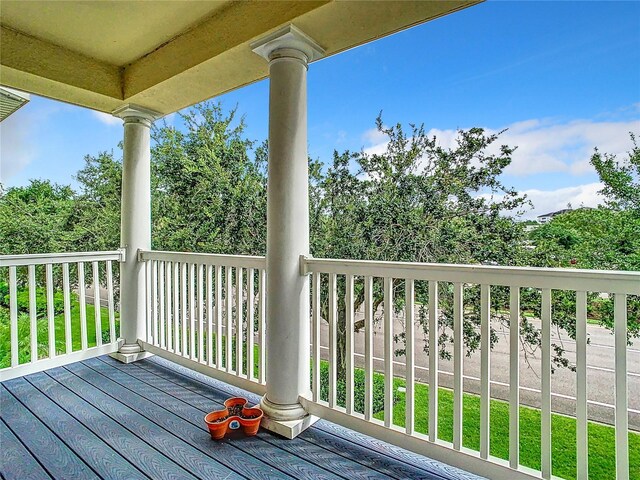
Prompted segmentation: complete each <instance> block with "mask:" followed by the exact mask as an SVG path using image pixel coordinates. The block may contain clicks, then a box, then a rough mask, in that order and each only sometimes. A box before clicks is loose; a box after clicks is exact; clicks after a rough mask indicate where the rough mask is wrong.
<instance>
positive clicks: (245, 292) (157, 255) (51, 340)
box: [0, 251, 640, 479]
mask: <svg viewBox="0 0 640 480" xmlns="http://www.w3.org/2000/svg"><path fill="white" fill-rule="evenodd" d="M138 259H139V261H141V262H144V264H145V272H146V282H145V287H146V297H145V298H146V302H147V305H146V312H147V315H146V325H145V338H142V339H139V341H140V343H141V345H142V347H143V348H144V350H146V351H148V352H151V353H155V354H158V355H161V356H163V357H165V358H167V359H169V360H172V361H174V362H176V363H179V364H182V365H184V366H186V367H188V368H192V369H194V370H197V371H200V372H202V373H205V374H207V375H210V376H213V377H217V378H219V379H220V380H222V381H225V382H227V383H229V384H232V385H235V386H238V387H240V388H244V389H246V390H249V391H252V392H254V393H257V394H264V393H265V384H266V378H265V327H266V318H265V293H266V275H265V267H266V262H265V259H264V257H248V256H232V255H211V254H195V253H175V252H155V251H142V252H139V258H138ZM122 260H123V259H122V252H119V251H115V252H91V253H72V254H52V255H20V256H3V257H1V258H0V283H3V282H7V288H8V294H7V295H6V297H7V298H8V303H9V317H10V318H9V330H8V331H9V336H10V342H9V343H10V361H9V363H10V365H9V366H7V367H5V368H2V369H0V380H6V379H9V378H14V377H17V376H21V375H26V374H28V373H32V372H36V371H41V370H44V369H47V368H51V367H54V366H58V365H63V364H66V363H71V362H74V361H78V360H81V359H84V358H89V357H92V356H96V355H101V354H104V353H110V352H114V351H116V350H117V349H118V347H119V343H118V341H117V338H118V334H117V332H116V308H115V300H114V296H115V290H117V287H116V286H115V285H114V268H115V267H114V266H113V263H118V262H120V261H122ZM86 265H90V270H91V271H90V272H89V269H85V267H86ZM301 270H302V271H303V272H304V273H305V274H310V275H311V278H312V289H311V322H312V330H311V331H312V343H311V345H312V366H311V375H312V396H311V397H310V398H301V399H300V401H301V402H302V403H303V405H304V406H305V408H306V409H307V410H308V411H309V412H310V413H312V414H314V415H317V416H319V417H322V418H326V419H327V420H330V421H333V422H336V423H339V424H342V425H344V426H346V427H349V428H352V429H354V430H357V431H360V432H362V433H365V434H368V435H372V436H374V437H377V438H381V439H383V440H385V441H388V442H390V443H394V444H396V445H398V446H401V447H403V448H407V449H410V450H413V451H415V452H418V453H421V454H424V455H427V456H429V457H431V458H434V459H437V460H442V461H444V462H446V463H449V464H452V465H455V466H458V467H460V468H463V469H466V470H468V471H472V472H476V473H480V474H483V475H486V476H489V477H490V478H505V479H507V478H508V479H511V478H513V479H517V478H551V466H552V449H551V419H552V408H551V407H552V405H551V398H552V396H553V392H552V390H551V378H552V377H551V368H552V348H551V347H552V337H551V323H552V322H551V320H552V318H553V315H554V314H556V313H557V312H555V311H554V303H553V300H554V298H555V297H554V295H555V291H565V292H566V291H570V292H573V293H575V304H576V307H575V319H576V358H575V364H576V387H577V388H576V396H575V405H576V422H577V423H576V426H577V428H576V457H577V478H587V477H588V433H587V426H588V415H587V413H588V412H587V406H588V405H589V403H590V402H589V399H588V398H587V328H586V326H587V305H588V299H589V294H591V293H594V292H606V293H609V294H611V295H613V315H614V322H615V323H614V339H615V342H614V343H615V345H614V356H615V369H614V376H615V381H614V387H615V401H614V404H615V405H613V407H614V410H615V413H614V422H613V423H614V428H615V438H616V444H615V452H616V477H617V478H619V479H628V478H629V445H628V436H627V435H628V414H629V412H630V410H629V408H628V406H629V405H628V396H627V391H628V388H627V381H628V372H627V320H628V319H627V311H628V306H629V303H628V298H627V297H628V296H629V295H640V273H638V272H604V271H586V270H573V269H572V270H567V269H539V268H515V267H492V266H464V265H442V264H418V263H399V262H370V261H352V260H330V259H314V258H305V257H303V258H302V259H301ZM87 285H90V286H92V287H93V299H92V301H90V302H88V301H87V297H86V293H85V292H86V291H87V288H86V287H87ZM100 285H102V287H100ZM39 286H40V287H39ZM38 289H40V290H38ZM471 289H477V290H478V292H479V293H478V299H477V302H478V311H479V318H480V321H479V330H480V356H481V362H480V363H481V368H480V395H479V396H480V445H479V451H473V450H470V449H469V448H466V447H465V446H464V445H463V441H464V438H463V425H464V420H465V419H464V413H463V408H462V407H463V392H464V389H463V379H464V378H465V375H464V374H463V356H464V343H463V337H464V336H463V326H464V321H465V317H466V316H467V315H469V310H468V305H467V304H465V291H466V290H471ZM525 289H526V290H525ZM532 290H535V291H536V292H538V295H539V298H540V321H541V360H540V361H541V381H540V388H539V390H540V392H541V437H540V445H541V469H540V471H533V470H531V469H529V468H526V467H524V466H523V465H521V463H520V458H519V449H520V418H519V412H520V410H519V409H520V406H521V402H520V392H521V391H522V390H531V389H530V388H525V387H524V386H522V385H521V384H520V376H519V367H520V365H519V363H520V355H519V350H520V341H519V334H520V331H519V328H520V315H521V314H522V312H521V305H520V302H521V295H522V294H523V293H524V292H525V291H526V292H531V291H532ZM398 291H403V292H404V295H403V298H402V299H399V298H398V293H397V292H398ZM20 292H27V293H26V303H25V298H24V297H25V294H24V293H22V296H23V297H22V298H19V293H20ZM338 292H340V294H339V293H338ZM374 292H377V295H376V298H380V296H381V298H382V301H381V302H380V305H378V304H377V303H376V302H374ZM418 292H421V294H422V297H421V298H420V299H418ZM449 294H451V295H450V298H448V300H449V301H451V314H452V317H453V321H452V332H453V339H454V340H453V345H452V358H453V373H452V375H453V419H452V421H453V439H452V440H453V441H452V442H446V441H443V440H441V439H440V438H439V436H438V417H439V411H440V409H439V404H438V396H437V395H429V396H428V403H427V404H426V405H427V412H428V413H427V417H428V431H426V433H420V432H417V431H416V421H417V416H416V411H415V408H414V406H415V401H416V399H417V396H416V391H417V388H416V386H417V382H416V380H415V374H414V372H415V371H416V369H417V364H416V353H417V351H416V343H417V342H416V340H417V339H416V338H415V332H414V330H413V329H412V328H406V326H405V330H404V331H403V332H399V331H397V328H395V327H394V318H395V316H396V313H398V312H396V311H395V306H396V305H402V309H403V311H404V315H406V318H414V313H415V310H416V309H417V308H425V309H426V310H427V312H428V314H427V315H426V318H427V327H428V341H429V343H430V345H436V344H437V343H438V334H439V332H438V319H439V317H440V316H441V313H442V312H441V307H442V304H441V301H439V299H440V300H442V299H443V298H444V297H445V295H449ZM499 294H500V295H503V296H504V298H505V305H504V307H502V308H501V311H502V314H503V315H505V316H506V317H507V319H508V320H507V323H508V324H509V329H510V333H509V337H510V338H509V362H510V365H509V383H508V384H507V386H508V388H509V460H508V461H505V460H502V459H498V458H495V457H492V456H491V455H490V453H489V452H490V448H489V447H490V444H489V439H490V432H491V428H492V427H491V421H490V405H491V400H492V394H491V388H490V387H491V384H492V383H494V384H495V383H496V382H492V381H491V376H490V372H491V353H490V351H491V350H490V339H489V337H490V336H489V333H490V322H491V308H492V302H491V299H492V296H493V297H494V300H495V299H496V298H497V297H498V295H499ZM43 295H44V298H46V301H45V302H44V303H45V304H46V309H45V310H46V311H45V312H44V318H43V319H39V318H38V308H39V307H40V311H41V312H42V300H39V299H41V298H42V296H43ZM76 295H77V308H78V313H77V317H78V322H79V338H77V336H74V335H73V334H72V332H73V331H74V329H73V328H72V325H71V323H72V306H73V305H76V298H75V297H76ZM356 295H359V296H361V298H363V299H364V300H363V308H362V314H361V313H360V312H356V309H355V307H354V303H355V299H356ZM60 296H61V297H62V299H61V300H62V312H63V319H64V329H63V330H61V329H60V328H58V330H57V331H56V324H60V321H57V322H56V308H57V307H56V306H55V302H56V297H60ZM103 296H106V298H103ZM341 296H342V298H339V297H341ZM72 299H73V301H72ZM425 299H426V300H425ZM3 301H4V300H3ZM91 303H92V304H93V308H94V313H93V320H92V321H93V323H94V325H95V327H94V328H95V342H93V341H91V340H90V337H91V336H92V335H90V334H89V327H90V323H91V319H90V318H89V316H90V315H88V314H87V313H88V312H87V305H88V304H91ZM105 304H106V305H105ZM339 304H340V305H344V311H343V312H339V311H338V305H339ZM25 305H26V307H25ZM101 306H102V309H105V308H106V311H107V312H108V313H107V315H108V317H107V318H108V320H107V322H108V330H107V329H106V328H105V327H106V325H103V318H102V314H101V313H102V310H101ZM378 306H379V307H380V309H379V310H380V311H378ZM494 307H495V305H494ZM20 310H22V311H23V313H22V315H20ZM322 312H324V313H322ZM74 315H75V314H74ZM357 315H361V316H362V317H363V323H364V349H363V352H360V353H357V352H356V348H355V345H354V342H355V335H354V333H353V332H354V324H355V322H356V319H357V318H359V317H357ZM20 316H22V318H20ZM377 317H381V319H382V324H383V325H382V327H383V328H382V336H383V348H382V349H381V350H383V354H382V355H380V353H381V352H378V351H376V352H375V353H376V356H377V357H380V356H381V357H382V360H383V364H384V369H383V373H384V408H383V415H384V416H383V418H382V419H381V420H378V419H377V418H375V417H376V416H375V415H374V405H373V392H374V382H373V379H374V375H375V374H377V373H376V372H374V358H375V357H374V343H375V342H374V321H375V319H376V318H377ZM59 318H60V317H58V319H59ZM74 318H75V317H74ZM339 318H341V319H343V320H344V333H345V337H346V342H345V343H344V344H343V345H339V342H338V326H339V325H338V323H339ZM324 320H326V321H327V322H328V327H329V341H328V345H327V347H328V361H329V375H328V380H322V379H321V374H320V373H321V372H320V370H321V367H320V366H321V361H322V359H323V358H325V357H321V347H322V348H324V347H325V346H323V345H322V344H321V339H320V337H321V335H320V332H321V330H320V325H321V322H322V321H324ZM123 321H126V319H123ZM39 322H40V324H42V322H45V323H46V327H47V328H46V339H47V341H46V342H41V341H40V340H41V339H40V338H39V337H38V325H39ZM411 324H412V322H406V324H405V325H411ZM41 326H42V325H41ZM20 328H22V329H23V330H20ZM24 332H27V335H25V334H24ZM60 332H62V334H60ZM400 333H403V334H405V335H406V354H405V359H406V360H405V364H406V374H405V383H406V396H405V405H404V407H405V413H406V414H405V418H404V423H405V426H404V427H402V428H401V427H399V426H398V425H395V424H394V420H393V418H394V417H393V409H394V391H393V380H394V368H393V366H394V363H396V362H395V352H394V348H395V347H396V345H395V342H394V336H395V335H396V334H400ZM61 335H62V336H61ZM103 335H106V340H105V341H103ZM62 337H64V346H63V347H60V348H58V347H57V346H56V345H57V344H56V341H59V340H61V338H62ZM24 338H26V339H27V340H26V343H27V344H28V345H27V346H26V347H25V346H24V344H21V342H25V340H24ZM41 343H42V344H43V345H41ZM58 343H61V342H58ZM78 343H79V345H78V346H76V345H77V344H78ZM43 347H44V348H43ZM301 348H304V347H302V346H301ZM339 349H342V353H344V355H345V361H346V362H345V363H346V368H345V378H344V382H345V391H346V392H345V393H346V395H345V404H344V407H343V406H341V405H340V402H339V401H338V383H339V380H342V379H339V378H338V371H337V356H338V351H339ZM43 350H44V352H43ZM356 358H362V359H363V361H361V362H360V361H359V362H358V363H356ZM359 365H362V366H363V368H364V379H365V380H364V381H365V392H364V405H363V408H362V411H358V408H356V404H355V398H354V392H355V388H354V369H355V368H356V367H357V366H359ZM254 366H255V369H254ZM427 371H428V384H429V389H430V391H432V392H434V391H437V389H438V374H439V373H443V372H442V370H440V368H439V359H438V355H430V356H429V359H428V370H427ZM503 385H504V384H503ZM323 387H326V390H327V393H328V396H327V399H326V401H325V400H324V398H323V396H322V394H321V391H322V388H323ZM420 400H421V401H422V402H427V400H426V399H425V398H422V399H420Z"/></svg>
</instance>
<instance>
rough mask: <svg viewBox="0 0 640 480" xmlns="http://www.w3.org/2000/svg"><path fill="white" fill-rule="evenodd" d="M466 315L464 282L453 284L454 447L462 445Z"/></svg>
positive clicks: (458, 447) (457, 448)
mask: <svg viewBox="0 0 640 480" xmlns="http://www.w3.org/2000/svg"><path fill="white" fill-rule="evenodd" d="M463 317H464V290H463V285H462V283H454V284H453V448H454V449H456V450H460V447H462V401H463V386H464V384H463V371H462V369H463V364H462V353H463V352H462V346H463V343H462V326H463V325H462V324H463Z"/></svg>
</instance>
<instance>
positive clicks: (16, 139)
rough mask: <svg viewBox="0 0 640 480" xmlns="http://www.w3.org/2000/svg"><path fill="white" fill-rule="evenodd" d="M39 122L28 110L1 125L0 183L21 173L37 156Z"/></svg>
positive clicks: (17, 113) (4, 182)
mask: <svg viewBox="0 0 640 480" xmlns="http://www.w3.org/2000/svg"><path fill="white" fill-rule="evenodd" d="M36 130H37V121H35V119H34V117H33V116H32V115H29V114H28V113H27V111H26V110H23V111H20V110H19V111H18V112H16V113H14V114H13V115H11V116H10V117H9V118H7V119H6V120H4V121H3V122H2V123H0V183H3V184H6V183H7V181H8V180H9V179H10V178H11V177H13V176H15V175H17V174H18V173H19V172H21V171H22V170H23V169H24V168H26V167H27V165H29V164H30V163H31V161H32V160H33V159H34V158H35V157H36V155H37V149H36V142H35V140H36V137H37V135H36Z"/></svg>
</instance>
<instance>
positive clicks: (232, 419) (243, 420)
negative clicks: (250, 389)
mask: <svg viewBox="0 0 640 480" xmlns="http://www.w3.org/2000/svg"><path fill="white" fill-rule="evenodd" d="M246 404H247V399H246V398H242V397H233V398H229V399H228V400H225V402H224V406H225V408H223V409H221V410H214V411H213V412H211V413H208V414H207V415H205V417H204V421H205V423H206V424H207V427H208V428H209V433H210V434H211V438H213V439H214V440H221V439H223V438H224V436H225V435H226V433H227V432H228V431H229V430H238V429H240V428H242V431H243V433H244V434H245V435H247V436H252V435H255V434H256V433H258V429H259V428H260V421H261V420H262V417H263V415H264V414H263V412H262V410H261V409H260V408H258V407H253V408H251V407H246ZM239 406H242V410H241V411H240V414H239V415H230V413H231V412H230V411H231V410H234V409H235V410H237V408H238V407H239ZM234 407H235V408H234ZM248 417H255V418H248Z"/></svg>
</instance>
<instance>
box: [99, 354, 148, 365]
mask: <svg viewBox="0 0 640 480" xmlns="http://www.w3.org/2000/svg"><path fill="white" fill-rule="evenodd" d="M109 356H110V357H111V358H115V359H116V360H118V361H119V362H122V363H133V362H137V361H138V360H142V359H143V358H147V357H153V353H151V352H137V353H121V352H114V353H110V354H109Z"/></svg>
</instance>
